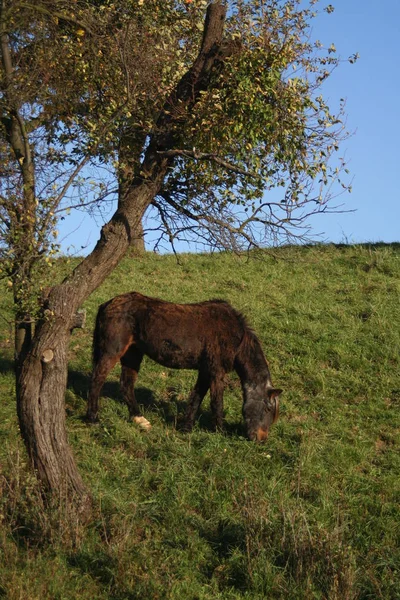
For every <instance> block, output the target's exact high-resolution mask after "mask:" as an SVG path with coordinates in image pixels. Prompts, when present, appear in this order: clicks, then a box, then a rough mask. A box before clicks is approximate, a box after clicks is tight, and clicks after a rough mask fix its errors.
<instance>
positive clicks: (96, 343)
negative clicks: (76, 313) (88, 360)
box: [92, 303, 108, 365]
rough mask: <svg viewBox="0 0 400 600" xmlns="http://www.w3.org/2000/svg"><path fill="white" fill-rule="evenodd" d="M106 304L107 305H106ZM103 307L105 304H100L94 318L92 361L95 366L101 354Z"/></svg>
mask: <svg viewBox="0 0 400 600" xmlns="http://www.w3.org/2000/svg"><path fill="white" fill-rule="evenodd" d="M106 304H108V303H106ZM104 307H105V304H102V305H101V306H100V307H99V310H98V311H97V316H96V324H95V327H94V332H93V346H92V359H93V364H94V365H95V364H97V363H98V362H99V360H100V358H101V355H102V352H101V346H102V344H101V340H102V335H101V331H102V315H103V312H104Z"/></svg>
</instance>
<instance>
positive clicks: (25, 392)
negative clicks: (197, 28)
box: [17, 2, 226, 516]
mask: <svg viewBox="0 0 400 600" xmlns="http://www.w3.org/2000/svg"><path fill="white" fill-rule="evenodd" d="M225 12H226V9H225V7H224V5H223V4H222V3H220V2H215V3H212V4H210V6H209V7H208V10H207V16H206V21H205V28H204V35H203V42H202V47H201V49H200V53H199V55H198V58H197V59H196V61H195V62H194V64H193V66H192V68H191V69H189V71H188V72H187V73H186V75H185V76H184V77H183V78H182V79H181V81H180V82H179V83H178V84H177V87H176V90H175V91H174V92H173V94H171V96H170V98H169V99H168V100H167V101H166V104H165V109H164V111H162V112H161V115H160V117H159V119H158V121H157V126H156V132H155V133H154V135H153V137H152V138H151V140H150V143H149V145H148V147H147V149H146V153H145V157H144V160H143V162H142V164H141V169H140V175H136V176H134V177H133V179H132V180H131V181H129V184H128V185H124V186H122V188H121V189H120V197H119V206H118V209H117V211H116V213H115V214H114V215H113V217H112V219H111V220H110V222H109V223H108V224H106V225H105V226H104V227H103V229H102V231H101V237H100V240H99V241H98V243H97V245H96V247H95V249H94V250H93V252H92V253H91V254H90V255H89V256H88V257H86V258H85V259H84V260H83V261H82V262H81V263H80V264H79V265H78V266H77V267H76V268H75V270H74V271H73V272H72V273H71V275H70V276H69V277H67V278H66V279H65V280H64V282H63V283H62V284H60V285H58V286H55V287H54V288H52V289H51V290H50V293H49V295H48V296H47V298H46V302H45V306H44V311H43V318H42V319H41V321H40V322H39V323H38V325H37V327H36V331H35V334H34V336H33V339H32V344H31V347H30V349H29V351H28V353H27V355H26V357H25V359H24V361H23V363H22V365H21V368H20V369H19V372H18V375H17V407H18V416H19V422H20V428H21V432H22V435H23V438H24V441H25V444H26V447H27V451H28V454H29V457H30V459H31V461H32V463H33V465H34V468H35V469H36V471H37V474H38V477H39V480H40V481H41V482H42V484H43V486H44V488H45V489H47V490H49V491H50V492H51V493H52V494H53V495H55V496H56V497H58V498H60V499H61V500H65V502H66V503H67V504H68V505H69V506H71V507H73V508H74V511H75V512H78V513H79V514H80V515H83V516H87V515H88V514H90V506H91V499H90V494H89V492H88V491H87V489H86V487H85V485H84V482H83V480H82V478H81V476H80V474H79V471H78V469H77V466H76V463H75V460H74V457H73V454H72V452H71V449H70V447H69V444H68V439H67V433H66V418H65V408H64V395H65V389H66V382H67V367H68V365H67V351H68V342H69V337H70V332H71V327H72V326H73V324H74V318H75V313H76V311H77V309H78V308H79V306H80V305H81V304H82V302H83V301H84V300H85V299H86V298H87V297H88V296H89V295H90V294H91V293H92V292H93V291H94V290H95V289H96V288H97V287H98V286H99V285H100V284H101V283H102V281H103V280H104V279H105V278H106V277H107V276H108V275H109V274H110V273H111V272H112V270H113V269H114V268H115V267H116V266H117V264H118V263H119V262H120V260H121V259H122V257H123V256H124V254H125V253H126V251H127V249H128V247H129V245H130V244H131V243H132V240H133V239H134V237H135V235H137V232H138V231H140V227H141V222H142V218H143V215H144V213H145V211H146V209H147V208H148V206H149V205H150V203H151V202H152V200H153V198H154V197H155V196H156V195H157V194H158V193H159V192H160V190H161V187H162V184H163V181H164V178H165V176H166V173H167V170H168V168H169V167H170V165H171V164H172V160H173V159H172V158H170V157H165V156H163V155H162V153H163V151H164V150H166V149H167V150H168V149H171V148H172V147H173V145H174V141H175V140H176V135H177V132H178V131H179V124H180V123H181V121H177V120H176V121H174V119H173V117H171V113H170V108H171V104H174V103H175V102H178V103H179V102H183V103H185V105H186V107H187V109H188V111H189V110H190V109H191V108H192V107H193V106H194V104H195V103H196V102H197V101H198V98H199V95H200V91H201V90H203V89H205V88H206V87H207V82H208V81H209V75H210V72H211V70H212V68H213V65H214V64H215V62H216V61H217V60H218V48H219V44H220V42H221V40H222V33H223V27H224V19H225Z"/></svg>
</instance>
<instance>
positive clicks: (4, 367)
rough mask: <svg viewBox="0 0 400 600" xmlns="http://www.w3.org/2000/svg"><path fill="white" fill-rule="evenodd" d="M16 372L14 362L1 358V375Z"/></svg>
mask: <svg viewBox="0 0 400 600" xmlns="http://www.w3.org/2000/svg"><path fill="white" fill-rule="evenodd" d="M10 371H11V372H14V361H13V360H11V359H10V358H0V373H4V374H6V373H9V372H10Z"/></svg>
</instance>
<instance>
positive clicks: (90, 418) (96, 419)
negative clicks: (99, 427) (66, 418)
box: [84, 413, 99, 425]
mask: <svg viewBox="0 0 400 600" xmlns="http://www.w3.org/2000/svg"><path fill="white" fill-rule="evenodd" d="M84 421H86V423H89V425H95V424H96V423H98V422H99V417H97V416H96V415H90V414H88V413H87V414H86V415H85V416H84Z"/></svg>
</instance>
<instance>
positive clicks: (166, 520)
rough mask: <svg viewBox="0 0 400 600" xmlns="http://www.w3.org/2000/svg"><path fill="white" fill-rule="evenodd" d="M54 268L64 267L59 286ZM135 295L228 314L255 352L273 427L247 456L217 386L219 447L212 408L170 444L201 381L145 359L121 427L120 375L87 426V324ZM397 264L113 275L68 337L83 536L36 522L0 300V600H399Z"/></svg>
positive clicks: (311, 254)
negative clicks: (245, 324) (106, 305)
mask: <svg viewBox="0 0 400 600" xmlns="http://www.w3.org/2000/svg"><path fill="white" fill-rule="evenodd" d="M64 268H65V265H64V264H63V262H60V264H59V273H58V275H59V276H60V277H61V276H62V271H63V269H64ZM131 290H138V291H141V292H143V293H145V294H149V295H155V296H159V297H162V298H165V299H168V300H172V301H177V302H190V301H198V300H203V299H209V298H225V299H227V300H229V301H231V302H232V304H233V305H234V306H235V307H237V308H238V309H240V310H241V311H243V312H244V313H245V314H246V315H247V317H248V320H249V321H250V323H251V325H252V326H253V327H254V329H255V331H256V332H257V334H258V335H259V337H260V339H261V341H262V345H263V348H264V350H265V354H266V356H267V358H268V360H269V363H270V368H271V373H272V378H273V382H274V384H275V385H276V386H279V387H282V388H283V389H284V394H283V396H282V398H281V417H280V420H279V421H278V423H277V424H276V425H275V426H274V427H273V429H272V430H271V434H270V437H269V440H268V443H267V444H266V445H257V444H254V443H251V442H248V441H247V440H246V439H245V437H244V431H243V429H242V424H241V392H240V386H239V383H238V380H237V378H236V377H235V376H233V375H232V376H231V377H230V378H229V381H228V385H227V389H226V392H225V418H226V430H225V432H224V433H223V434H221V433H214V432H212V431H211V429H210V414H209V406H208V399H207V398H206V399H205V401H204V405H203V406H202V410H201V414H200V418H199V420H198V422H197V424H196V427H195V430H194V431H193V433H192V434H184V433H182V432H180V431H179V430H178V429H177V428H176V424H177V421H178V419H179V416H180V414H181V413H182V412H183V410H184V407H185V398H186V397H187V395H188V393H189V391H190V389H191V386H192V385H193V383H194V380H195V377H196V375H195V373H193V372H185V371H170V370H167V369H164V368H163V367H161V366H158V365H156V364H154V363H152V362H151V361H150V360H145V361H144V363H143V366H142V370H141V373H140V376H139V381H138V399H139V402H140V404H142V405H143V409H144V414H145V415H146V417H147V418H148V419H149V420H150V421H151V422H152V424H153V428H152V430H151V431H150V432H149V433H143V432H141V431H139V430H138V429H137V428H136V427H135V426H134V425H133V424H131V423H128V421H127V415H128V412H127V409H126V407H125V406H124V405H123V404H122V403H121V396H120V394H119V390H118V376H119V374H118V369H115V371H114V372H113V373H112V374H111V376H110V377H109V380H108V382H107V384H106V385H105V387H104V389H103V396H102V408H101V420H100V424H99V425H95V426H92V427H90V426H88V425H86V424H85V423H84V422H83V421H82V416H83V415H84V412H85V402H86V398H87V393H88V377H89V374H90V368H91V364H90V363H91V332H92V328H93V323H94V318H95V313H96V310H97V307H98V305H99V304H100V303H101V302H104V301H105V300H107V299H109V298H111V297H113V296H115V295H117V294H119V293H122V292H126V291H131ZM399 298H400V246H398V245H392V246H385V245H381V246H357V247H355V246H348V247H334V246H326V247H325V246H324V247H312V248H282V249H279V250H275V251H273V252H272V251H268V252H265V253H263V254H260V255H258V256H253V257H252V258H251V259H248V258H247V257H235V256H230V255H227V254H219V255H211V256H210V255H184V256H181V257H180V264H177V262H176V259H175V258H174V257H173V256H156V255H153V254H148V255H146V256H143V257H141V258H139V259H136V260H133V259H127V260H125V261H124V263H123V264H122V265H121V266H120V267H119V268H118V270H117V271H115V273H114V274H113V275H112V276H111V277H110V278H109V279H108V280H107V281H106V282H105V283H104V285H103V286H102V287H101V288H100V289H99V290H98V291H97V292H96V294H94V295H93V296H92V297H91V298H90V299H89V301H88V302H87V305H86V308H87V311H88V325H87V328H86V329H85V330H77V331H75V332H74V334H73V337H72V343H71V356H70V375H69V384H68V390H67V394H66V410H67V415H68V427H69V435H70V441H71V444H72V446H73V448H74V452H75V455H76V459H77V461H78V464H79V467H80V470H81V472H82V474H83V477H84V479H85V481H86V482H87V485H88V486H89V488H90V489H91V490H92V492H93V496H94V499H95V504H96V517H95V520H94V522H93V523H91V524H90V526H88V527H86V528H81V527H78V526H76V527H73V526H71V525H70V524H68V523H67V522H66V520H65V518H64V517H63V515H60V514H57V513H52V514H50V513H49V512H44V511H42V510H41V507H40V500H39V497H38V494H37V489H36V483H35V479H34V477H33V476H32V475H31V474H30V473H29V470H28V469H27V466H26V457H25V453H24V448H23V445H22V443H21V441H20V438H19V433H18V425H17V419H16V415H15V392H14V380H13V373H12V363H11V357H12V346H11V345H10V342H9V341H8V340H9V337H10V334H9V331H8V326H7V323H6V321H5V320H4V317H6V318H7V314H9V313H8V310H9V309H8V304H7V303H8V302H9V297H8V295H7V294H6V292H3V293H2V296H1V300H0V315H2V316H1V317H0V349H1V357H2V358H1V362H0V370H1V372H0V597H6V598H9V599H11V600H14V599H15V600H16V599H19V598H24V599H40V600H45V599H51V600H54V599H60V600H61V599H62V600H70V599H71V600H72V599H75V598H80V599H82V600H83V599H84V600H86V599H87V600H94V599H99V600H103V599H104V600H105V599H113V600H134V599H137V600H156V599H171V600H214V599H221V600H222V599H223V600H236V599H248V600H265V599H285V600H295V599H307V600H308V599H312V598H316V599H325V598H326V599H329V600H333V599H338V600H339V599H341V600H346V599H356V598H357V599H376V598H383V599H395V598H400V591H399V590H400V573H399V571H400V509H399V502H400V477H399V473H400V452H399V450H400V368H399V357H400V302H399Z"/></svg>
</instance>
